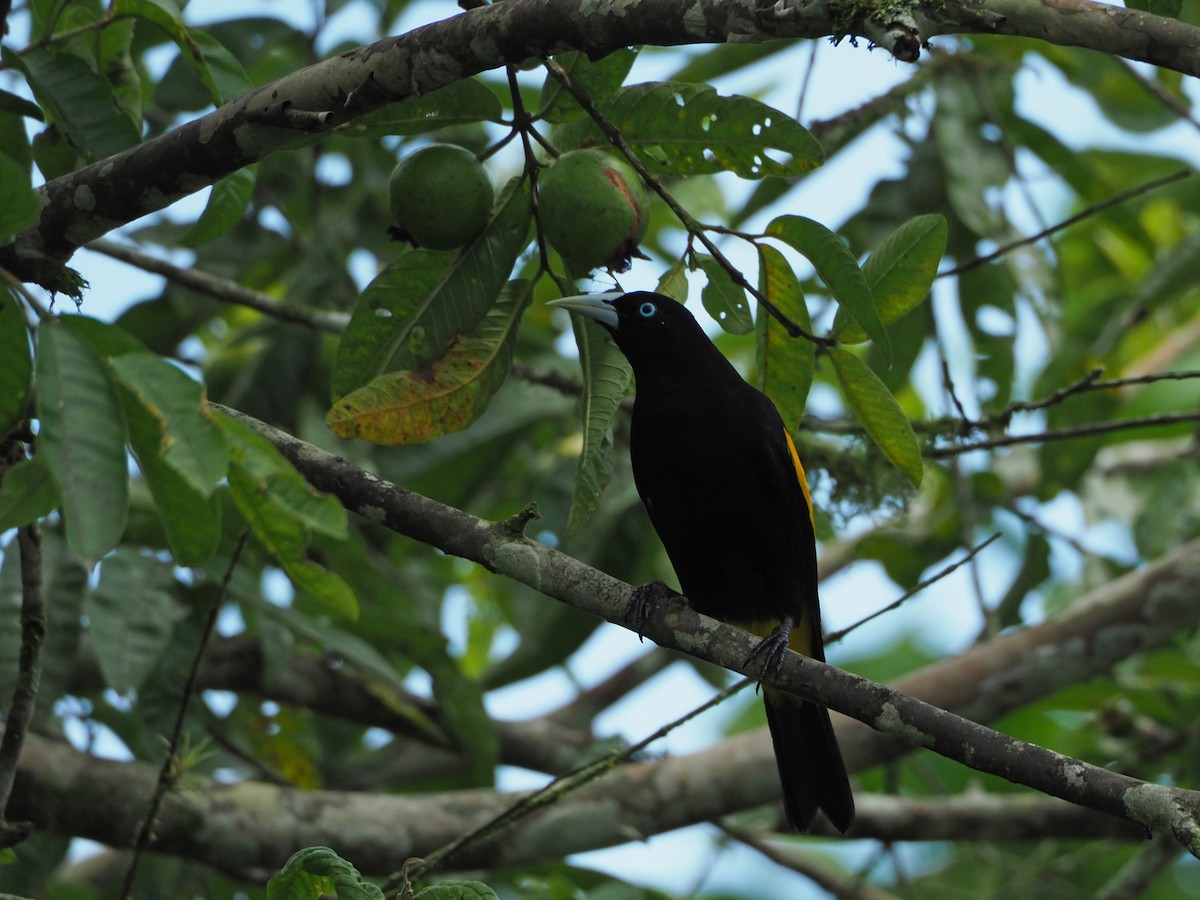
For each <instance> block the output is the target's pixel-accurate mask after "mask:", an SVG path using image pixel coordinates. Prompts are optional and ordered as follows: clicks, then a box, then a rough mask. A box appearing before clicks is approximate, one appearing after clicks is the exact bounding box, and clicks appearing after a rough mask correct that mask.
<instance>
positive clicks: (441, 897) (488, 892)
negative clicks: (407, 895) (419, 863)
mask: <svg viewBox="0 0 1200 900" xmlns="http://www.w3.org/2000/svg"><path fill="white" fill-rule="evenodd" d="M415 897H417V898H419V900H499V897H498V895H497V894H496V892H495V891H493V890H492V889H491V888H490V887H488V886H487V885H486V884H484V883H483V882H482V881H440V882H438V883H437V884H431V885H430V886H429V887H427V888H423V889H422V890H419V891H417V893H416V894H415Z"/></svg>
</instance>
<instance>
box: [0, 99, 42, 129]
mask: <svg viewBox="0 0 1200 900" xmlns="http://www.w3.org/2000/svg"><path fill="white" fill-rule="evenodd" d="M0 113H3V114H4V115H12V116H21V117H22V118H26V119H33V120H34V121H37V122H45V121H46V117H45V116H44V115H42V110H41V107H39V106H38V105H37V104H36V103H30V102H29V101H28V100H26V99H25V98H24V97H20V96H17V95H16V94H13V93H10V92H8V91H0ZM16 133H17V134H19V135H20V137H22V138H25V139H26V141H28V136H27V135H26V134H25V129H24V128H21V129H20V131H19V132H16ZM10 134H12V133H11V132H10ZM0 140H2V138H0Z"/></svg>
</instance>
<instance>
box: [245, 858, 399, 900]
mask: <svg viewBox="0 0 1200 900" xmlns="http://www.w3.org/2000/svg"><path fill="white" fill-rule="evenodd" d="M329 893H332V894H334V896H336V897H338V900H384V897H383V891H382V890H380V889H379V888H378V887H377V886H376V885H374V884H371V883H370V882H369V881H363V879H362V875H360V874H359V871H358V869H356V868H354V866H352V865H351V864H350V863H348V862H347V861H346V860H344V859H342V858H341V857H340V856H338V855H337V853H335V852H334V851H333V850H330V849H329V848H328V847H306V848H305V849H303V850H298V851H296V852H295V853H294V854H292V857H291V859H289V860H288V861H287V863H285V864H284V867H283V868H282V869H281V870H280V871H279V874H277V875H275V876H274V877H273V878H272V879H271V880H270V881H268V882H267V900H317V898H318V897H320V896H321V895H322V894H329Z"/></svg>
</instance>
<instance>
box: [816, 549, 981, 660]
mask: <svg viewBox="0 0 1200 900" xmlns="http://www.w3.org/2000/svg"><path fill="white" fill-rule="evenodd" d="M999 537H1000V532H998V531H997V532H996V533H995V534H993V535H992V536H991V537H989V538H988V539H987V540H985V541H982V542H980V543H978V544H976V545H975V546H974V547H972V548H971V549H970V550H968V551H967V555H966V556H964V557H963V558H962V559H960V560H958V561H957V562H953V563H951V564H950V565H948V566H946V567H945V568H944V569H942V570H940V571H939V572H937V573H936V574H934V575H932V576H930V577H929V578H926V579H925V580H924V581H922V582H920V583H919V584H916V585H913V587H911V588H909V589H908V590H907V591H905V592H904V593H903V594H901V595H900V596H899V597H898V598H896V599H895V600H893V601H892V602H891V603H889V604H888V605H887V606H885V607H883V608H882V609H877V610H875V612H873V613H871V614H870V615H868V616H865V617H864V618H862V619H859V620H858V621H857V622H855V623H854V624H853V625H850V626H847V627H846V628H843V629H841V630H840V631H835V632H833V633H832V634H829V635H827V636H826V637H825V643H826V644H832V643H835V642H836V641H840V640H842V638H844V637H845V636H846V635H848V634H849V633H850V632H852V631H854V630H855V629H856V628H861V627H862V626H863V625H866V624H867V623H868V622H870V621H871V620H872V619H877V618H879V617H880V616H882V615H883V614H884V613H889V612H891V611H892V610H894V609H897V608H899V606H900V605H901V604H902V603H904V602H906V601H907V600H909V599H910V598H912V597H914V596H916V595H917V594H919V593H920V592H921V591H923V590H925V588H927V587H929V586H930V585H931V584H934V583H935V582H938V581H941V580H942V579H943V578H945V577H946V576H947V575H950V574H951V573H952V572H954V570H955V569H958V568H959V567H960V566H963V565H966V564H967V563H969V562H970V561H971V560H973V559H974V558H975V557H976V556H978V555H979V553H980V552H982V550H983V549H984V548H985V547H987V546H988V545H989V544H991V543H992V542H993V541H994V540H996V539H997V538H999Z"/></svg>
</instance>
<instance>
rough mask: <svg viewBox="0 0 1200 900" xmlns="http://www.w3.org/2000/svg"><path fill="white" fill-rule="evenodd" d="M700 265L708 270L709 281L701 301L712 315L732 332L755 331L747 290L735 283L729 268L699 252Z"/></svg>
mask: <svg viewBox="0 0 1200 900" xmlns="http://www.w3.org/2000/svg"><path fill="white" fill-rule="evenodd" d="M696 264H697V265H698V266H700V268H701V269H703V270H704V274H705V275H707V276H708V281H707V282H706V283H705V285H704V289H703V290H702V291H701V292H700V302H701V303H703V304H704V308H705V310H707V311H708V314H709V315H710V316H712V317H713V318H714V319H716V320H717V324H718V325H720V326H721V327H722V328H723V329H724V330H725V331H728V332H729V333H730V334H748V333H749V332H751V331H753V330H754V319H753V318H752V317H751V315H750V304H749V303H748V302H747V301H746V291H745V289H744V288H742V287H741V286H740V285H737V284H735V283H734V281H733V278H731V277H730V275H729V272H728V271H726V269H725V267H724V266H722V265H721V264H720V263H719V262H717V261H716V259H714V258H713V257H711V256H708V255H707V254H704V253H697V254H696Z"/></svg>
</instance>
